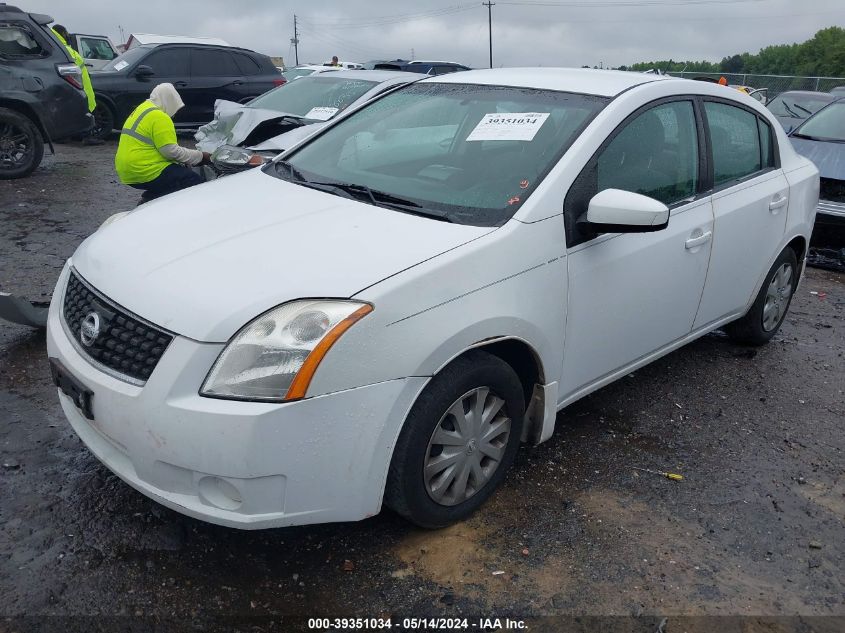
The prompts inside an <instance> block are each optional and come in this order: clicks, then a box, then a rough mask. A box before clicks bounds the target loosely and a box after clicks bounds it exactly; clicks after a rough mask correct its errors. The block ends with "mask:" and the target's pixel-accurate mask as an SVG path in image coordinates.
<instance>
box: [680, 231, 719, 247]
mask: <svg viewBox="0 0 845 633" xmlns="http://www.w3.org/2000/svg"><path fill="white" fill-rule="evenodd" d="M712 237H713V231H707V232H706V233H702V234H701V235H699V236H697V237H691V238H689V239H688V240H687V241H686V242H684V248H686V249H687V250H689V249H691V248H695V247H696V246H701V245H702V244H706V243H707V242H709V241H710V238H712Z"/></svg>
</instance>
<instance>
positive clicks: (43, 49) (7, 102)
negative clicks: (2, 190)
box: [0, 3, 93, 180]
mask: <svg viewBox="0 0 845 633" xmlns="http://www.w3.org/2000/svg"><path fill="white" fill-rule="evenodd" d="M52 21H53V18H51V17H50V16H49V15H41V14H39V13H24V12H23V11H21V10H20V9H18V8H17V7H13V6H11V5H8V4H5V3H0V179H3V180H7V179H10V178H23V177H24V176H28V175H29V174H31V173H32V171H33V170H34V169H35V168H36V167H38V165H39V164H40V163H41V158H42V157H43V156H44V143H45V142H46V143H47V144H48V145H49V146H50V151H53V144H52V142H51V140H50V139H53V138H64V137H68V136H75V135H78V134H83V133H85V132H87V131H88V130H90V129H91V126H92V125H93V118H92V116H91V114H90V113H89V112H88V100H87V99H86V98H85V93H84V92H83V91H82V72H81V71H80V69H79V67H78V66H77V65H76V64H74V63H73V60H71V58H70V55H69V54H68V52H67V50H66V49H65V47H64V46H62V44H61V42H59V40H58V39H57V38H56V36H55V35H54V34H53V32H52V31H51V30H50V28H49V27H48V26H47V25H48V24H50V22H52Z"/></svg>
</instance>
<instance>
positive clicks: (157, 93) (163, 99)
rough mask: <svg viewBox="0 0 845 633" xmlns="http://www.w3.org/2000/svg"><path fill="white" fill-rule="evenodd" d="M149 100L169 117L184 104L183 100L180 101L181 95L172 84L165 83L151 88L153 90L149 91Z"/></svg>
mask: <svg viewBox="0 0 845 633" xmlns="http://www.w3.org/2000/svg"><path fill="white" fill-rule="evenodd" d="M150 101H152V102H153V103H154V104H156V105H157V106H158V107H159V108H161V109H162V110H164V112H165V113H166V114H167V116H169V117H173V116H174V115H175V114H176V113H177V112H179V110H181V109H182V106H184V105H185V102H184V101H182V97H180V96H179V93H178V92H176V88H174V87H173V84H166V83H165V84H159V85H157V86H156V87H155V88H153V91H152V92H151V93H150Z"/></svg>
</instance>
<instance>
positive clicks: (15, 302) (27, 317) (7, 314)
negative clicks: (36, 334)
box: [0, 292, 49, 327]
mask: <svg viewBox="0 0 845 633" xmlns="http://www.w3.org/2000/svg"><path fill="white" fill-rule="evenodd" d="M48 307H49V304H48V303H41V302H35V303H33V302H30V301H27V300H26V299H24V298H23V297H15V296H13V295H10V294H8V293H6V292H0V319H5V320H6V321H11V322H12V323H19V324H20V325H28V326H30V327H47V308H48Z"/></svg>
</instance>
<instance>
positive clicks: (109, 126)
mask: <svg viewBox="0 0 845 633" xmlns="http://www.w3.org/2000/svg"><path fill="white" fill-rule="evenodd" d="M93 115H94V127H93V129H92V130H91V136H93V137H94V138H99V139H103V140H105V139H107V138H108V137H109V136H111V133H112V130H113V129H114V119H115V116H114V112H113V111H112V109H111V107H110V106H108V105H107V104H105V103H103V102H102V101H97V107H96V108H94V112H93Z"/></svg>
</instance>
